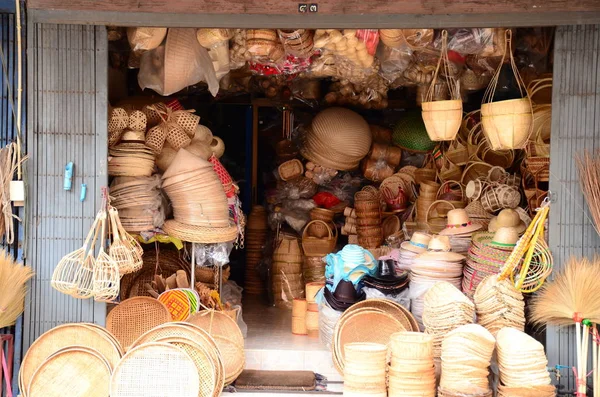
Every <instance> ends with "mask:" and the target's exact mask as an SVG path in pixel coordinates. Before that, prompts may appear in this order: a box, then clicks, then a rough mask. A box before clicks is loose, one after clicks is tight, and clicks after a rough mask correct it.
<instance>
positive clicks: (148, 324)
mask: <svg viewBox="0 0 600 397" xmlns="http://www.w3.org/2000/svg"><path fill="white" fill-rule="evenodd" d="M169 321H171V314H170V313H169V310H168V309H167V308H166V306H165V305H163V304H162V303H161V302H159V301H158V300H156V299H154V298H149V297H145V296H138V297H135V298H131V299H127V300H125V301H123V302H122V303H121V304H119V305H118V306H117V307H115V308H114V309H112V310H111V311H110V313H108V316H107V317H106V328H107V329H108V330H109V331H110V332H111V333H112V334H113V335H114V336H115V337H116V338H117V340H119V342H121V346H123V348H124V349H125V350H126V351H127V350H128V349H129V347H130V346H131V344H132V343H133V342H135V340H136V339H137V338H139V337H140V336H141V335H142V334H143V333H145V332H147V331H149V330H151V329H152V328H154V327H156V326H157V325H161V324H164V323H167V322H169Z"/></svg>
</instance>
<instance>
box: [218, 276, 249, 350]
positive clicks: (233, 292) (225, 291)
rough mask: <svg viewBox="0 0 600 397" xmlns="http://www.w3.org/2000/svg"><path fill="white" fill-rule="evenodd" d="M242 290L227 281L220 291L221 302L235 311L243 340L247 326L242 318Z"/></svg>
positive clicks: (233, 282) (246, 333) (230, 281)
mask: <svg viewBox="0 0 600 397" xmlns="http://www.w3.org/2000/svg"><path fill="white" fill-rule="evenodd" d="M243 290H244V289H243V288H242V287H240V286H239V285H237V284H236V282H235V281H233V280H228V281H227V282H226V283H224V284H223V288H222V289H221V294H220V295H221V302H223V303H227V304H229V306H230V308H231V309H233V310H237V312H238V316H237V324H238V326H239V327H240V330H241V331H242V335H244V338H245V337H246V336H247V335H248V326H247V325H246V323H245V322H244V318H243V317H242V291H243Z"/></svg>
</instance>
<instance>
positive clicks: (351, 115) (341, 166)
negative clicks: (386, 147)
mask: <svg viewBox="0 0 600 397" xmlns="http://www.w3.org/2000/svg"><path fill="white" fill-rule="evenodd" d="M305 138H306V140H305V145H304V147H303V148H302V150H301V152H302V155H303V156H304V157H305V158H307V159H308V160H310V161H312V162H314V163H317V164H320V165H322V166H324V167H327V168H332V169H335V170H343V171H346V170H352V169H356V168H358V165H359V163H360V160H362V158H363V157H365V156H366V155H367V153H368V152H369V149H370V148H371V141H372V135H371V132H370V130H369V124H367V122H366V121H365V119H363V118H362V116H360V115H359V114H358V113H355V112H353V111H351V110H348V109H343V108H329V109H326V110H323V111H322V112H320V113H319V114H318V115H317V116H315V118H314V119H313V121H312V125H311V127H310V129H309V130H308V131H307V133H306V137H305Z"/></svg>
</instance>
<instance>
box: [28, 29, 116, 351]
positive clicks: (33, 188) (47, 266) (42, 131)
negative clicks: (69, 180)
mask: <svg viewBox="0 0 600 397" xmlns="http://www.w3.org/2000/svg"><path fill="white" fill-rule="evenodd" d="M28 44H29V46H28V68H29V70H28V78H29V91H28V96H27V108H28V122H27V124H28V130H27V134H28V145H27V146H28V147H27V149H28V153H29V155H30V160H29V163H28V171H29V173H28V176H29V183H28V191H27V193H28V205H29V206H28V216H27V222H28V223H27V224H28V230H27V243H28V244H27V263H28V264H29V265H30V266H32V267H33V268H34V270H35V272H36V276H35V278H34V279H33V281H32V283H31V288H30V292H29V295H28V297H27V300H26V309H25V319H24V343H23V345H24V348H25V349H27V347H29V346H30V345H31V343H32V342H33V341H34V340H35V339H36V338H37V337H38V336H39V335H41V334H42V333H44V332H45V331H47V330H49V329H51V328H53V327H54V326H56V325H59V324H63V323H69V322H81V321H84V322H95V323H98V324H104V320H105V311H106V307H105V305H104V304H97V303H94V301H93V300H78V299H74V298H72V297H70V296H67V295H63V294H61V293H59V292H57V291H55V290H54V289H52V287H51V286H50V280H51V277H52V273H53V271H54V268H55V266H56V264H57V263H58V261H59V260H60V259H61V257H62V256H63V255H65V254H67V253H69V252H71V251H73V250H75V249H77V248H79V247H81V246H82V245H83V239H84V237H85V235H86V233H87V231H88V230H89V227H90V225H91V224H92V222H93V219H94V216H95V214H96V210H97V208H98V206H99V204H100V194H99V192H100V188H101V187H102V186H105V185H106V183H107V176H106V156H107V153H106V125H107V122H106V117H107V116H106V114H107V110H106V106H107V105H106V103H107V102H106V100H107V93H106V90H107V73H108V72H107V70H108V68H107V39H106V28H104V27H94V26H81V25H48V24H36V25H31V26H29V29H28ZM69 161H72V162H73V164H74V177H73V188H72V190H71V191H65V190H64V189H63V179H64V168H65V165H66V164H67V163H68V162H69ZM82 183H85V184H87V192H88V194H87V197H86V199H85V200H84V201H83V202H80V191H81V184H82Z"/></svg>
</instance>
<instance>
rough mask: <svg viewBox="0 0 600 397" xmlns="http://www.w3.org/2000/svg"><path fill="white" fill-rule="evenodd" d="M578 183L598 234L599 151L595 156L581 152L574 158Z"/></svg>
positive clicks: (599, 230)
mask: <svg viewBox="0 0 600 397" xmlns="http://www.w3.org/2000/svg"><path fill="white" fill-rule="evenodd" d="M576 163H577V168H578V169H579V183H580V184H581V190H582V191H583V195H584V196H585V201H586V202H587V205H588V207H589V209H590V212H591V213H592V218H593V219H594V225H595V228H596V232H597V233H599V234H600V151H598V152H596V154H595V155H591V154H590V153H589V152H587V151H586V152H583V154H578V155H577V156H576Z"/></svg>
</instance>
